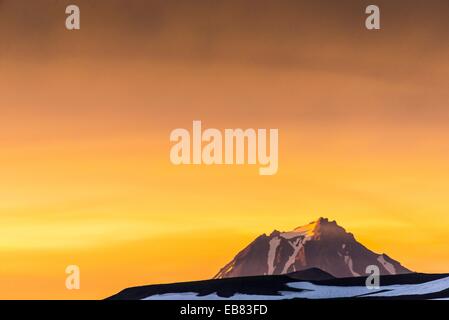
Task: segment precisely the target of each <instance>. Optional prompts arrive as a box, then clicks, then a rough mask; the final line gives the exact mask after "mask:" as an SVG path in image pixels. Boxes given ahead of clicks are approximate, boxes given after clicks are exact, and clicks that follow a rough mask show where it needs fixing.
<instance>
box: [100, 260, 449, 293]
mask: <svg viewBox="0 0 449 320" xmlns="http://www.w3.org/2000/svg"><path fill="white" fill-rule="evenodd" d="M365 281H366V277H352V278H334V277H332V276H330V275H329V274H328V273H326V272H324V271H321V270H319V269H316V268H315V269H308V270H305V271H299V272H295V273H292V274H287V275H271V276H254V277H239V278H226V279H212V280H204V281H194V282H182V283H172V284H159V285H150V286H142V287H134V288H128V289H125V290H123V291H121V292H119V293H117V294H115V295H113V296H112V297H110V298H108V299H110V300H287V299H288V300H289V299H359V300H360V299H368V300H379V299H381V300H388V299H394V300H397V299H406V300H423V299H444V300H447V299H449V274H421V273H408V274H401V275H388V276H380V281H379V283H380V286H379V288H377V289H376V288H368V287H367V286H366V284H365Z"/></svg>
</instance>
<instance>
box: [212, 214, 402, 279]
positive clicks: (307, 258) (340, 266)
mask: <svg viewBox="0 0 449 320" xmlns="http://www.w3.org/2000/svg"><path fill="white" fill-rule="evenodd" d="M369 265H377V266H378V267H379V270H380V272H381V274H385V275H386V274H400V273H408V272H410V270H408V269H406V268H404V267H403V266H402V265H401V264H400V263H399V262H397V261H395V260H393V259H391V258H390V257H388V256H387V255H385V254H376V253H374V252H372V251H371V250H369V249H367V248H366V247H364V246H363V245H362V244H360V243H359V242H357V240H356V239H355V238H354V236H353V235H352V234H351V233H348V232H346V230H345V229H344V228H342V227H341V226H339V225H338V224H337V222H336V221H329V219H327V218H319V219H318V220H316V221H314V222H311V223H309V224H307V225H304V226H300V227H297V228H295V229H293V230H291V231H287V232H279V231H276V230H275V231H273V232H272V233H271V234H270V235H269V236H267V235H265V234H263V235H261V236H259V237H258V238H257V239H255V240H254V241H253V242H252V243H250V244H249V245H248V246H247V247H246V248H245V249H243V250H242V251H241V252H240V253H238V254H237V256H236V257H235V258H234V259H233V260H232V261H231V262H229V263H228V264H227V265H226V266H225V267H224V268H222V269H221V270H220V272H219V273H218V274H217V275H216V276H215V278H229V277H240V276H253V275H273V274H285V273H290V272H295V271H300V270H305V269H308V268H320V269H321V270H324V271H326V272H329V273H330V274H332V275H334V276H336V277H354V276H362V275H365V272H366V267H367V266H369Z"/></svg>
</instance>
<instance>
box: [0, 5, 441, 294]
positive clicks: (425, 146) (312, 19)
mask: <svg viewBox="0 0 449 320" xmlns="http://www.w3.org/2000/svg"><path fill="white" fill-rule="evenodd" d="M373 2H374V3H376V4H377V5H378V6H379V7H380V9H381V30H379V31H367V30H366V29H365V28H364V22H365V20H364V19H365V17H366V15H365V13H364V11H365V7H366V6H367V5H369V4H372V3H373ZM72 3H75V4H77V5H79V7H80V9H81V30H78V31H67V30H66V29H65V18H66V15H65V7H66V6H67V5H68V4H72ZM448 18H449V3H448V2H447V1H438V0H431V1H394V2H392V1H377V0H376V1H370V2H367V1H352V0H351V1H349V0H348V1H339V2H338V3H336V1H331V0H328V1H287V0H277V1H268V0H258V1H255V0H251V1H250V0H247V1H237V0H227V1H214V2H210V1H202V0H197V1H193V0H187V1H182V3H179V1H167V0H165V1H162V0H161V1H154V0H151V1H138V0H134V1H124V0H121V1H118V0H108V1H106V0H104V1H102V0H95V1H87V0H76V1H70V2H68V1H59V0H52V1H50V0H39V1H33V2H30V1H25V0H0V38H1V41H0V144H1V148H0V197H1V198H0V218H1V221H2V223H1V224H0V261H2V263H1V266H0V298H3V299H14V298H20V299H36V298H39V299H67V298H69V299H98V298H105V297H107V296H110V295H112V294H114V293H116V292H117V291H119V290H121V289H123V288H126V287H129V286H135V285H143V284H153V283H167V282H176V281H187V280H196V279H207V278H210V277H212V276H214V275H215V274H216V273H217V272H218V270H219V269H220V268H221V267H222V266H224V265H225V264H226V263H227V262H228V261H229V260H231V259H232V258H233V256H234V255H235V254H236V253H237V252H238V251H239V250H241V249H242V248H243V247H244V246H246V245H247V244H248V243H249V242H250V241H252V240H253V239H254V238H256V237H257V236H258V235H260V234H262V233H270V232H271V231H272V230H274V229H277V230H290V229H293V228H295V227H297V226H299V225H303V224H307V223H308V222H310V221H312V220H316V219H317V218H318V217H322V216H323V217H328V218H330V219H332V220H336V221H337V222H338V223H339V224H340V225H342V226H343V227H345V228H346V229H347V230H348V231H350V232H352V233H353V234H354V235H355V236H356V238H357V240H359V241H360V242H361V243H363V244H364V245H366V246H367V247H368V248H370V249H372V250H374V251H375V252H378V253H384V252H385V253H387V254H388V255H389V256H391V257H393V258H394V259H396V260H398V261H400V262H401V263H402V264H403V265H405V266H406V267H408V268H409V269H412V270H415V271H422V272H448V267H447V266H448V265H449V251H448V250H447V244H448V242H449V233H448V230H449V215H448V212H449V203H448V201H447V199H448V198H449V170H448V163H449V161H448V160H449V151H448V150H449V148H448V145H449V142H448V141H449V140H448V138H449V129H448V128H449V126H448V121H449V108H448V105H449V91H448V90H447V88H448V86H449V61H448V59H447V57H448V56H449V42H448V39H449V19H448ZM193 120H201V121H202V123H203V126H204V127H211V128H220V129H224V128H278V129H279V171H278V173H277V174H276V175H274V176H260V175H259V174H258V167H257V166H256V167H254V166H246V165H245V166H174V165H172V164H171V163H170V159H169V152H170V147H171V144H170V141H169V135H170V132H171V130H173V129H175V128H188V129H189V128H191V125H192V121H193ZM71 264H75V265H78V266H79V267H80V272H81V288H80V290H67V289H66V287H65V278H66V274H65V267H66V266H67V265H71Z"/></svg>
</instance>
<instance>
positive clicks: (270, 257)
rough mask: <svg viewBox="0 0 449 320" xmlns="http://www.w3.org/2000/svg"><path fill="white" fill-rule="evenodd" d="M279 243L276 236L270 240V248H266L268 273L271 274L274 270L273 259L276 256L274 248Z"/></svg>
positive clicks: (279, 240) (275, 248)
mask: <svg viewBox="0 0 449 320" xmlns="http://www.w3.org/2000/svg"><path fill="white" fill-rule="evenodd" d="M280 243H281V239H280V238H278V237H274V238H273V239H271V240H270V242H269V244H270V249H269V250H268V259H267V261H268V274H273V272H274V259H275V257H276V250H277V248H278V247H279V244H280Z"/></svg>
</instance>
